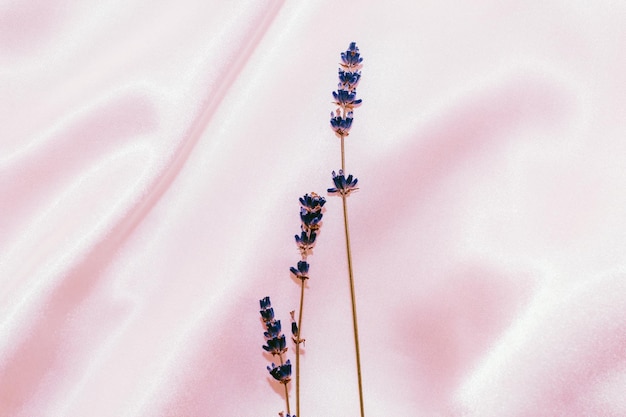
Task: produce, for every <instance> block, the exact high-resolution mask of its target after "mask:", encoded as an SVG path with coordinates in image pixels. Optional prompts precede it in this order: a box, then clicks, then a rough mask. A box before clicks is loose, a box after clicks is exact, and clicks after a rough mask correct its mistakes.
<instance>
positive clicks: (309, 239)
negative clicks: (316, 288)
mask: <svg viewBox="0 0 626 417" xmlns="http://www.w3.org/2000/svg"><path fill="white" fill-rule="evenodd" d="M324 204H326V199H324V197H320V196H319V195H317V194H316V193H311V194H305V195H304V196H303V197H301V198H300V221H301V224H300V230H301V233H300V235H296V236H295V240H296V245H297V246H298V249H299V250H300V256H301V258H302V259H301V260H300V261H298V264H297V266H296V267H293V266H292V267H291V268H289V270H290V271H291V273H292V274H293V275H294V277H295V278H297V279H299V280H300V308H299V310H298V321H297V322H296V319H295V311H292V312H291V333H292V335H293V336H292V340H293V342H294V343H295V345H296V413H297V415H298V416H299V415H300V344H301V343H304V341H305V340H304V339H303V338H302V336H301V334H302V311H303V310H304V288H305V281H306V280H307V279H309V267H310V265H309V263H308V262H307V256H308V255H310V254H311V251H312V249H313V246H314V245H315V239H316V237H317V232H318V231H319V229H320V227H321V225H322V224H321V221H322V217H323V214H322V208H323V207H324Z"/></svg>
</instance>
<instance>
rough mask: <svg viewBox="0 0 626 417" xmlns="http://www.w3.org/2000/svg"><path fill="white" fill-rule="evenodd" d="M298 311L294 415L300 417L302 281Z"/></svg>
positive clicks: (302, 282) (302, 281) (302, 283)
mask: <svg viewBox="0 0 626 417" xmlns="http://www.w3.org/2000/svg"><path fill="white" fill-rule="evenodd" d="M300 281H301V286H300V309H299V310H298V334H297V336H296V339H297V340H296V415H297V416H300V343H301V341H302V339H301V338H300V335H301V334H302V309H303V308H304V279H302V280H300Z"/></svg>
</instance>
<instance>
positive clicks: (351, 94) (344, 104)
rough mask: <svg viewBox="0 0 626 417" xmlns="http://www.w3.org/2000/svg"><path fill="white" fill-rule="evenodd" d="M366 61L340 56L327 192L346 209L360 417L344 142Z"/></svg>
mask: <svg viewBox="0 0 626 417" xmlns="http://www.w3.org/2000/svg"><path fill="white" fill-rule="evenodd" d="M362 62H363V58H361V54H360V52H359V48H358V47H357V46H356V43H355V42H352V43H350V46H348V49H347V50H346V51H345V52H342V53H341V62H340V63H339V65H340V66H341V68H339V84H338V89H337V91H333V98H334V102H333V103H334V104H335V105H337V106H338V107H337V109H336V110H335V111H334V112H331V113H330V127H331V128H332V130H333V131H334V132H335V134H336V135H337V136H339V138H340V139H341V169H340V170H339V174H336V173H335V171H333V173H332V175H333V183H334V185H335V186H334V187H333V188H329V189H328V193H329V194H337V195H339V196H340V197H341V201H342V205H343V223H344V232H345V236H346V257H347V261H348V278H349V282H350V301H351V304H352V325H353V329H354V347H355V356H356V368H357V378H358V388H359V406H360V411H361V417H365V411H364V407H363V382H362V378H361V354H360V349H359V330H358V320H357V314H356V295H355V290H354V273H353V268H352V250H351V247H350V227H349V225H348V202H347V197H348V196H349V195H350V194H351V193H352V192H353V191H356V190H357V189H358V188H357V187H356V184H357V182H358V179H356V178H355V177H353V176H352V175H351V174H350V175H347V176H346V175H345V174H344V173H345V172H346V156H345V154H346V153H345V138H346V137H347V136H348V135H349V133H350V129H351V128H352V123H353V121H354V109H355V108H356V107H358V106H360V105H361V103H362V100H361V99H358V98H357V92H356V87H357V85H358V84H359V82H360V80H361V71H360V69H361V67H362V64H361V63H362Z"/></svg>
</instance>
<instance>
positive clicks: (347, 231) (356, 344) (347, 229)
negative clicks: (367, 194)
mask: <svg viewBox="0 0 626 417" xmlns="http://www.w3.org/2000/svg"><path fill="white" fill-rule="evenodd" d="M344 111H345V110H344ZM341 169H342V171H344V175H347V173H346V172H345V169H346V157H345V148H344V137H343V135H342V136H341ZM341 201H342V203H343V224H344V230H345V234H346V254H347V258H348V277H349V279H350V300H351V302H352V326H353V329H354V349H355V353H356V355H355V356H356V372H357V379H358V386H359V406H360V409H361V417H365V410H364V407H363V381H362V378H361V353H360V348H359V326H358V321H357V316H356V295H355V291H354V273H353V269H352V250H351V249H350V227H349V225H348V201H347V196H346V195H345V194H342V195H341Z"/></svg>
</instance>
